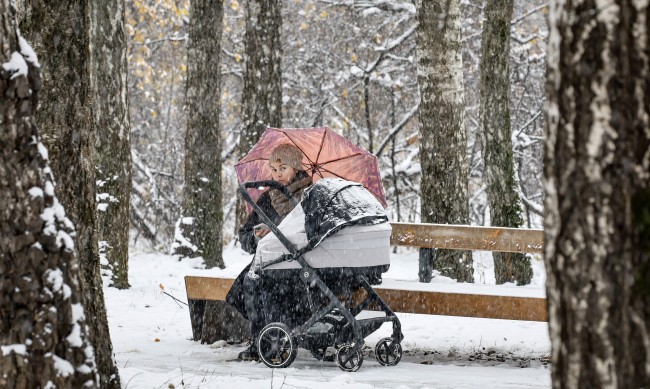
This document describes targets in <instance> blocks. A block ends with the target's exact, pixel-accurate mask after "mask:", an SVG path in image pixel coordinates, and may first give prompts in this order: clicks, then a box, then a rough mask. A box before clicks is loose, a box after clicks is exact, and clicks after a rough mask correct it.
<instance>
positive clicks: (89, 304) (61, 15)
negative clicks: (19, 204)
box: [21, 0, 120, 388]
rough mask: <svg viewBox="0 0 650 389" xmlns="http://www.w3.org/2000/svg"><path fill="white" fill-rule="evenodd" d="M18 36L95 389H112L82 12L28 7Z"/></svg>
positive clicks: (82, 7) (84, 5)
mask: <svg viewBox="0 0 650 389" xmlns="http://www.w3.org/2000/svg"><path fill="white" fill-rule="evenodd" d="M30 5H31V14H30V15H31V17H30V18H29V19H28V20H25V22H24V24H25V28H23V27H22V26H21V30H22V31H26V32H27V33H28V34H29V36H31V37H33V38H34V39H33V40H34V44H35V48H36V49H37V51H39V52H43V53H48V56H47V57H45V58H44V59H43V61H42V64H43V70H44V71H43V79H44V83H45V85H47V86H48V87H47V89H45V90H44V91H43V93H42V95H41V98H40V100H39V102H40V104H41V106H40V108H39V110H38V112H37V113H36V123H37V124H38V125H39V128H40V130H41V132H42V139H43V143H44V144H45V146H46V147H47V148H48V150H49V151H50V157H51V158H50V161H51V166H52V172H53V173H54V175H55V177H56V178H57V180H58V181H57V183H56V192H57V193H58V195H59V199H60V201H61V203H62V205H63V206H64V208H65V210H66V213H67V215H68V216H69V217H70V220H72V222H73V223H74V225H75V226H76V229H77V232H76V233H77V241H76V243H77V244H76V247H77V253H78V255H79V263H80V264H81V269H82V272H81V290H82V293H83V298H82V300H83V305H84V308H85V310H86V316H87V317H88V318H92V319H91V320H89V321H88V326H89V330H90V331H89V334H90V339H91V342H92V343H93V344H94V345H95V347H94V351H95V359H96V362H97V369H98V371H99V376H100V384H101V386H102V388H119V387H120V379H119V374H118V371H117V367H116V366H115V362H114V361H113V346H112V344H111V339H110V335H109V330H108V322H107V319H106V307H105V305H104V292H103V289H102V280H101V276H100V273H99V253H98V246H97V235H96V234H95V215H96V205H95V157H94V154H95V128H94V121H93V116H92V109H93V104H94V95H93V86H92V84H91V62H90V60H91V55H90V29H91V26H90V20H91V19H90V6H89V2H88V1H87V0H77V1H74V2H47V3H45V2H44V1H42V0H38V1H33V2H32V3H31V4H30Z"/></svg>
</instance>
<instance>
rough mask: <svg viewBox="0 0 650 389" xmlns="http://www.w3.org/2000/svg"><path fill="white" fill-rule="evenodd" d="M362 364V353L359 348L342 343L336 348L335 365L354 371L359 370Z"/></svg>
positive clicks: (344, 369)
mask: <svg viewBox="0 0 650 389" xmlns="http://www.w3.org/2000/svg"><path fill="white" fill-rule="evenodd" d="M362 364H363V353H362V352H361V350H359V349H357V348H354V347H352V346H350V345H349V344H344V345H343V346H341V347H339V349H338V350H336V365H337V366H338V367H339V368H340V369H341V370H343V371H347V372H354V371H357V370H359V368H360V367H361V365H362Z"/></svg>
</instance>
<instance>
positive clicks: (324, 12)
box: [320, 10, 327, 19]
mask: <svg viewBox="0 0 650 389" xmlns="http://www.w3.org/2000/svg"><path fill="white" fill-rule="evenodd" d="M320 17H321V19H325V18H326V17H327V11H325V10H323V11H321V13H320Z"/></svg>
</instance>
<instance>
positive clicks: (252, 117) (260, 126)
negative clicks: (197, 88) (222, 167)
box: [236, 0, 282, 228]
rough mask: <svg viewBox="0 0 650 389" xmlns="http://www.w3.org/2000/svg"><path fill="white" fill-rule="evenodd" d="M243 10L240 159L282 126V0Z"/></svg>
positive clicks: (241, 214)
mask: <svg viewBox="0 0 650 389" xmlns="http://www.w3.org/2000/svg"><path fill="white" fill-rule="evenodd" d="M246 10H247V12H248V18H247V19H246V34H245V35H244V45H245V47H246V49H245V50H246V72H245V74H244V90H243V96H242V128H241V131H240V135H239V157H240V158H241V157H243V156H245V155H246V154H248V152H249V151H250V149H251V148H252V147H253V145H255V143H257V141H258V140H259V139H260V136H261V135H262V133H263V132H264V129H266V127H281V126H282V62H281V59H282V46H281V42H280V29H281V28H282V15H281V10H282V2H281V1H280V0H269V1H262V0H248V1H247V2H246ZM237 203H238V206H237V223H236V225H237V226H236V228H239V226H240V225H241V224H243V221H244V220H245V219H246V211H245V207H244V204H243V201H241V199H240V198H239V197H238V198H237Z"/></svg>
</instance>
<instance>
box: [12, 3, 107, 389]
mask: <svg viewBox="0 0 650 389" xmlns="http://www.w3.org/2000/svg"><path fill="white" fill-rule="evenodd" d="M10 3H12V2H10V1H9V0H0V64H3V66H2V68H0V118H2V119H0V210H1V211H0V346H1V347H2V353H0V371H2V374H0V387H2V388H7V389H12V388H21V389H23V388H24V389H31V388H45V387H57V388H81V387H84V388H97V387H98V382H97V381H96V374H97V369H96V366H95V358H94V356H93V354H92V353H89V352H88V350H89V349H88V348H89V347H90V346H92V344H91V342H89V338H88V334H87V325H88V324H89V322H91V321H92V319H91V320H86V317H87V316H84V314H83V308H82V306H81V304H80V300H81V292H80V287H79V266H78V261H77V257H76V254H75V250H74V241H73V239H72V238H71V236H74V229H73V226H72V224H71V223H70V221H69V220H68V219H67V218H66V217H65V211H64V208H63V207H61V204H59V202H58V201H57V199H56V197H55V196H54V182H53V180H52V176H51V174H50V168H49V167H48V161H47V154H48V153H47V150H46V149H45V147H44V146H43V145H42V144H41V143H40V139H39V135H38V131H37V128H36V124H35V120H34V118H33V115H34V111H35V110H36V104H37V101H38V91H39V90H40V89H41V85H42V81H41V78H40V69H39V67H40V65H39V63H38V59H37V58H36V55H35V54H34V53H33V52H31V48H30V47H29V44H28V43H27V42H25V41H24V40H22V38H20V37H19V35H18V29H17V25H16V11H15V9H14V7H13V6H11V5H10ZM19 40H20V41H19ZM10 60H11V63H9V62H10ZM20 62H22V63H23V64H25V65H27V68H26V69H25V70H26V72H25V73H20V71H19V69H18V67H16V66H15V65H16V64H19V63H20Z"/></svg>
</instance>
